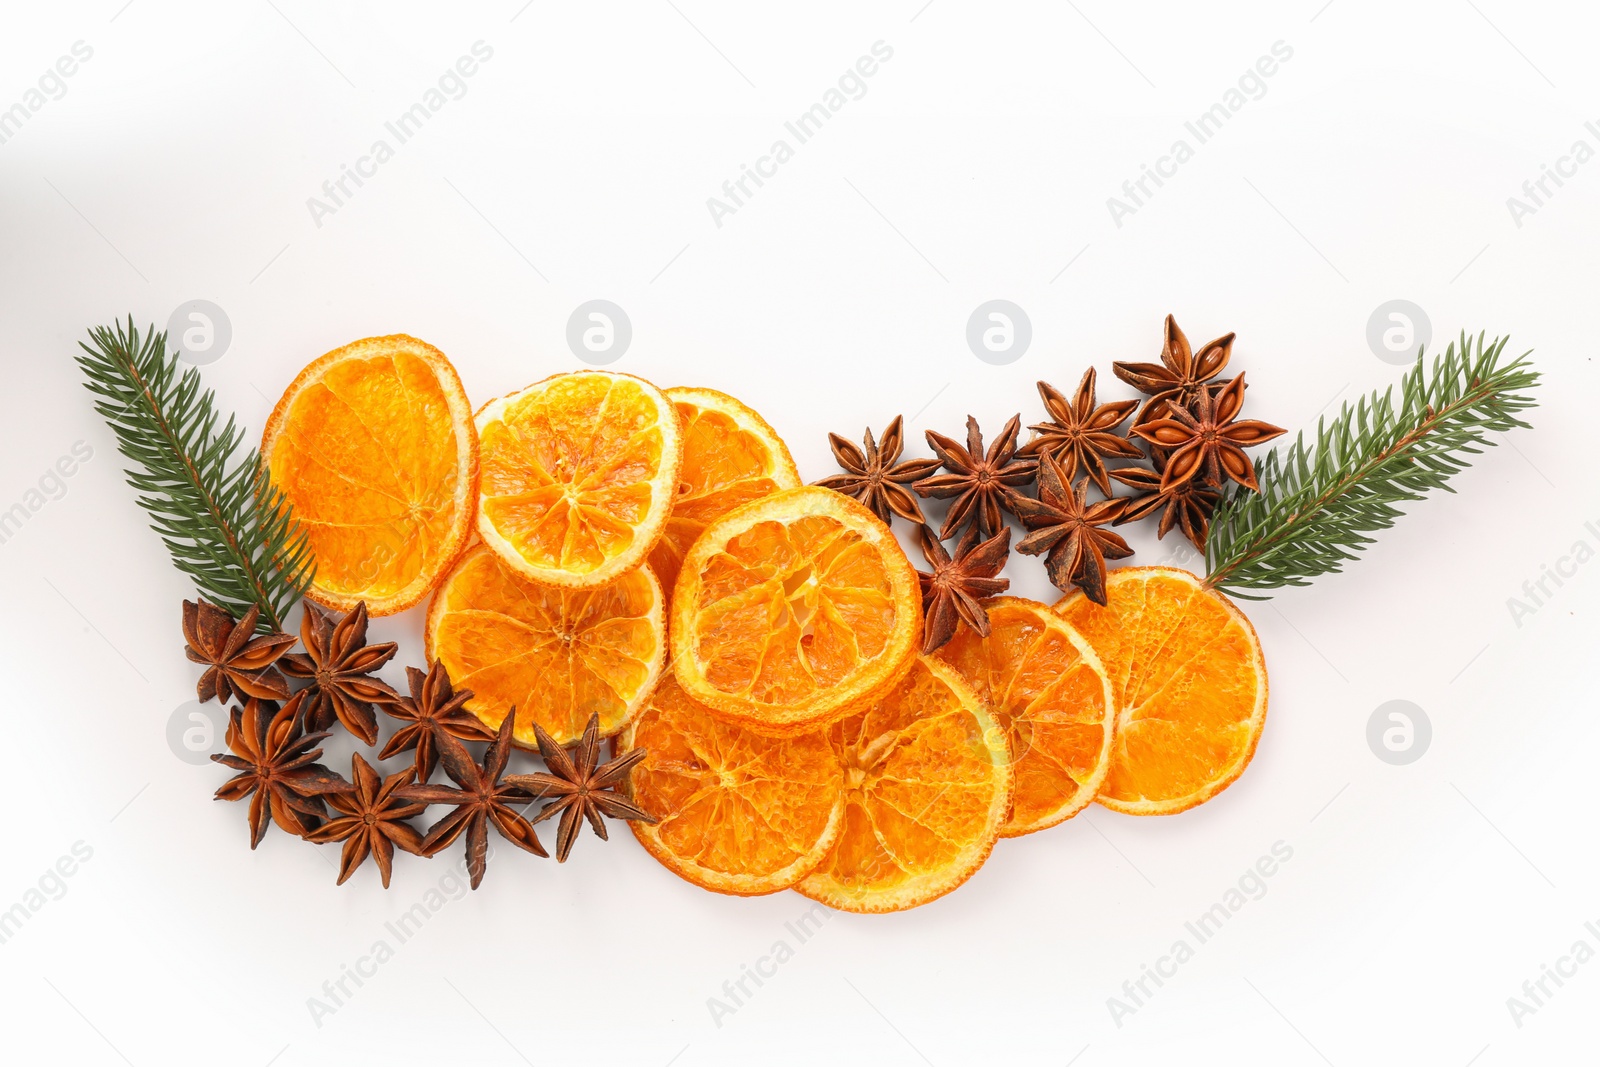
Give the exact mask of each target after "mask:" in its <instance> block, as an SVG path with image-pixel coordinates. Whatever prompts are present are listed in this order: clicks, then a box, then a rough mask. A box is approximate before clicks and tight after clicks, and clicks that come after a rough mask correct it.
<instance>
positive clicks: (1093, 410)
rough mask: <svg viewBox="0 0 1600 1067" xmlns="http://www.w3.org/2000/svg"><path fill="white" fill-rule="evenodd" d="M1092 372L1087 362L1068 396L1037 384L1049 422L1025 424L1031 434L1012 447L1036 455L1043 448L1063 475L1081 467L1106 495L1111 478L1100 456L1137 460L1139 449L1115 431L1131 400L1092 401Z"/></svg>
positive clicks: (1135, 403) (1070, 475)
mask: <svg viewBox="0 0 1600 1067" xmlns="http://www.w3.org/2000/svg"><path fill="white" fill-rule="evenodd" d="M1094 383H1095V371H1094V368H1093V367H1090V368H1089V369H1088V370H1086V371H1084V372H1083V379H1082V380H1081V381H1080V382H1079V383H1078V391H1077V392H1076V393H1074V394H1073V396H1072V399H1071V400H1068V399H1067V398H1066V397H1065V396H1064V395H1062V393H1061V391H1060V390H1059V389H1057V388H1056V387H1055V386H1053V385H1051V384H1050V383H1049V382H1040V383H1039V397H1040V399H1042V400H1043V401H1044V407H1045V412H1046V413H1047V414H1048V415H1049V416H1050V421H1048V422H1041V423H1035V424H1034V425H1032V426H1029V427H1028V429H1030V430H1032V431H1033V432H1034V433H1035V434H1036V435H1037V436H1035V437H1034V438H1033V440H1031V441H1029V442H1028V443H1027V444H1025V445H1023V446H1022V447H1021V448H1020V449H1018V452H1019V454H1022V455H1029V456H1037V455H1039V454H1041V453H1044V452H1048V453H1050V455H1052V456H1054V457H1055V459H1056V462H1058V463H1060V464H1061V469H1062V470H1064V471H1066V472H1067V477H1068V478H1076V477H1077V476H1078V472H1079V471H1080V470H1081V471H1083V473H1085V474H1087V475H1088V476H1089V477H1090V478H1092V479H1094V484H1095V485H1097V486H1099V487H1100V491H1101V492H1102V493H1104V494H1105V495H1106V496H1110V495H1111V482H1110V480H1109V479H1108V478H1107V477H1106V464H1105V459H1104V458H1102V457H1115V458H1118V459H1143V458H1144V452H1143V451H1142V450H1141V449H1140V448H1139V446H1138V445H1136V444H1134V443H1133V442H1132V441H1130V440H1128V439H1127V438H1126V437H1121V436H1118V435H1117V433H1116V429H1117V427H1119V426H1121V425H1122V424H1123V422H1124V421H1125V420H1126V419H1127V418H1128V415H1129V414H1130V413H1131V412H1132V411H1133V409H1134V408H1136V407H1138V406H1139V402H1138V401H1137V400H1117V401H1114V402H1112V403H1110V404H1100V405H1098V406H1096V404H1095V395H1094V393H1095V389H1094Z"/></svg>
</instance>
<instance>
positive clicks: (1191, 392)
mask: <svg viewBox="0 0 1600 1067" xmlns="http://www.w3.org/2000/svg"><path fill="white" fill-rule="evenodd" d="M1233 337H1234V335H1233V334H1231V333H1226V334H1223V335H1222V336H1221V337H1219V338H1217V339H1216V340H1215V341H1207V342H1206V344H1205V346H1204V347H1202V348H1201V349H1200V351H1199V352H1197V353H1191V352H1190V350H1189V339H1188V338H1187V337H1185V336H1184V335H1183V331H1182V330H1180V329H1178V323H1177V321H1176V320H1174V319H1173V317H1172V316H1171V315H1168V316H1167V324H1166V339H1165V342H1164V343H1163V344H1162V346H1161V362H1160V363H1113V364H1112V365H1111V369H1112V371H1113V372H1114V373H1115V374H1116V376H1117V377H1118V378H1121V379H1122V380H1123V381H1125V382H1127V383H1128V384H1129V385H1131V386H1133V387H1134V388H1135V389H1137V390H1139V392H1141V393H1148V394H1149V396H1150V399H1149V400H1147V401H1145V404H1144V407H1143V408H1141V409H1139V417H1138V418H1137V419H1134V420H1133V423H1134V425H1135V426H1142V425H1144V424H1145V423H1148V422H1152V421H1154V420H1155V419H1158V418H1160V417H1161V416H1162V414H1164V412H1163V410H1162V404H1163V402H1164V401H1169V400H1170V401H1172V405H1173V406H1174V407H1183V408H1187V407H1189V406H1190V405H1192V404H1193V403H1194V401H1195V397H1197V396H1199V395H1200V393H1202V392H1204V391H1205V390H1204V388H1203V386H1205V385H1206V383H1207V382H1210V381H1211V379H1213V378H1215V377H1216V376H1217V375H1219V374H1221V373H1222V370H1223V368H1224V367H1226V366H1227V365H1228V357H1229V356H1230V355H1231V354H1232V352H1233ZM1214 384H1215V385H1222V384H1224V383H1223V382H1216V383H1214Z"/></svg>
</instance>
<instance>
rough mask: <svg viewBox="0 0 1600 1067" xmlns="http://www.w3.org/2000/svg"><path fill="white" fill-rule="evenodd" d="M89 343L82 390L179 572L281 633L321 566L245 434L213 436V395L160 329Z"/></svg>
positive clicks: (103, 333)
mask: <svg viewBox="0 0 1600 1067" xmlns="http://www.w3.org/2000/svg"><path fill="white" fill-rule="evenodd" d="M89 336H90V338H91V340H92V341H93V345H92V346H91V345H86V344H80V346H79V347H81V348H82V349H83V350H84V352H85V353H87V354H86V355H83V356H79V357H77V358H78V365H79V366H80V367H82V368H83V372H84V375H85V377H86V378H87V381H85V383H84V384H85V385H86V386H87V387H88V389H89V391H90V392H91V393H93V394H95V396H97V397H99V398H100V399H98V400H96V401H95V410H96V411H98V412H99V413H100V415H101V416H102V417H103V418H104V419H105V420H106V423H107V424H108V425H109V426H110V427H111V429H112V431H113V432H114V433H115V434H116V435H117V447H118V448H119V449H120V450H121V452H122V454H123V455H124V456H126V457H127V458H128V459H129V460H131V461H132V462H133V464H134V468H133V469H130V470H128V471H126V472H125V473H126V474H127V478H128V484H129V485H131V486H133V488H134V489H135V490H136V491H138V493H139V494H140V496H139V504H140V506H141V507H143V508H144V509H145V510H146V511H147V512H149V513H150V517H151V520H152V521H151V524H150V525H151V528H152V529H154V530H155V531H156V533H158V534H160V535H161V540H162V541H163V542H165V544H166V546H167V550H168V551H169V552H170V553H171V554H172V562H173V564H174V565H175V566H177V568H178V569H179V570H181V571H183V572H184V573H185V574H187V575H189V577H191V578H193V579H194V583H195V585H196V586H197V587H198V588H199V589H200V591H201V593H203V594H204V595H205V596H206V598H207V599H209V600H211V601H213V602H214V603H216V604H218V605H220V606H222V607H224V608H226V609H227V610H228V611H229V612H230V613H231V614H232V615H233V616H234V617H235V618H238V617H241V616H243V615H244V614H245V613H246V612H247V611H248V610H249V608H250V606H251V605H255V606H256V607H258V608H259V609H260V611H259V614H258V622H257V627H258V629H259V630H261V631H262V632H269V633H270V632H272V631H275V630H282V629H283V628H284V619H285V617H286V616H287V614H288V612H289V609H290V608H291V607H292V606H293V605H294V603H295V602H296V601H297V600H299V599H300V597H301V595H302V594H304V592H305V590H306V588H307V587H308V586H309V585H310V584H311V579H312V575H313V570H314V560H313V559H312V555H311V549H310V545H309V543H308V540H307V534H306V531H305V528H304V527H303V526H301V525H300V524H299V523H297V522H295V520H294V516H293V514H292V512H291V511H290V507H289V502H288V500H287V499H286V498H285V497H284V495H283V493H282V491H281V490H279V489H277V488H276V487H275V486H273V485H272V482H271V479H270V478H269V476H268V474H267V469H266V465H265V464H263V463H262V462H261V457H260V455H259V453H258V452H256V451H255V450H254V449H252V450H250V451H249V452H248V453H245V454H242V455H241V454H240V445H241V444H242V442H243V440H244V432H243V430H242V429H240V428H239V426H238V425H237V424H236V423H235V421H234V419H233V417H232V416H229V418H228V420H227V422H226V423H225V424H224V425H223V426H222V428H221V429H220V430H219V429H218V428H217V423H218V420H219V416H218V414H217V410H216V403H215V397H214V395H213V394H212V392H211V390H209V389H205V390H202V389H201V385H200V374H199V372H198V371H196V370H195V369H194V368H192V367H191V368H187V369H185V370H184V371H183V373H182V374H179V373H178V359H177V356H176V355H175V354H169V353H168V351H167V335H166V334H165V333H157V332H156V330H155V328H154V327H151V329H150V330H149V331H147V332H146V333H144V334H143V335H141V334H140V333H139V331H138V329H137V328H136V327H135V326H134V324H133V319H132V317H131V316H130V317H129V319H128V323H127V328H126V329H124V328H123V325H122V324H121V323H117V324H115V325H114V326H113V327H105V326H100V327H96V328H95V329H92V330H90V331H89Z"/></svg>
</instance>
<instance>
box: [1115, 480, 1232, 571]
mask: <svg viewBox="0 0 1600 1067" xmlns="http://www.w3.org/2000/svg"><path fill="white" fill-rule="evenodd" d="M1164 467H1165V462H1164V461H1163V460H1161V459H1160V458H1157V460H1156V469H1155V470H1151V469H1150V468H1149V467H1123V468H1121V469H1119V470H1114V471H1112V472H1111V477H1113V478H1115V479H1116V480H1117V481H1119V482H1121V483H1122V484H1123V485H1126V486H1131V487H1132V488H1134V489H1139V490H1143V493H1142V495H1140V496H1135V497H1128V498H1127V500H1128V506H1127V507H1126V508H1124V509H1123V511H1122V515H1121V516H1120V517H1119V518H1117V519H1116V521H1115V522H1114V523H1112V525H1114V526H1121V525H1122V524H1123V523H1125V522H1137V521H1138V520H1139V519H1143V518H1145V517H1147V516H1149V515H1153V514H1155V512H1156V511H1157V510H1158V509H1160V510H1161V521H1160V524H1159V525H1158V526H1157V528H1156V537H1158V538H1161V537H1165V536H1167V531H1169V530H1171V529H1172V528H1173V527H1174V526H1178V527H1180V528H1181V529H1182V530H1183V535H1184V536H1185V537H1187V538H1188V539H1189V541H1190V542H1191V543H1192V544H1193V545H1194V547H1195V548H1198V549H1199V550H1200V551H1202V552H1204V551H1205V550H1206V530H1207V529H1208V528H1209V527H1210V524H1211V512H1212V511H1214V510H1215V509H1216V506H1217V500H1218V499H1219V498H1220V497H1221V496H1222V494H1221V493H1219V492H1218V491H1217V490H1215V489H1211V488H1208V487H1206V486H1204V485H1201V484H1200V482H1198V481H1197V480H1195V479H1192V478H1191V479H1190V480H1189V481H1187V482H1184V483H1183V484H1181V485H1176V486H1173V487H1172V488H1170V489H1162V488H1161V471H1162V469H1163V468H1164Z"/></svg>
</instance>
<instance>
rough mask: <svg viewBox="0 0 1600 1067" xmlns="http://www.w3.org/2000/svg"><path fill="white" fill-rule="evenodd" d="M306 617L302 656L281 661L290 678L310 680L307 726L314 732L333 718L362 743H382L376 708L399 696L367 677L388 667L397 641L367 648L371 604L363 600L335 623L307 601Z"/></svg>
mask: <svg viewBox="0 0 1600 1067" xmlns="http://www.w3.org/2000/svg"><path fill="white" fill-rule="evenodd" d="M305 607H306V611H305V618H303V619H301V620H300V643H301V644H303V645H305V647H306V650H305V651H304V652H291V653H289V654H288V655H287V656H284V657H283V673H285V674H287V675H289V676H290V677H291V678H309V679H310V680H311V685H310V686H308V687H307V688H306V690H305V692H306V693H308V694H310V695H309V696H308V697H307V698H306V699H307V704H308V706H307V708H306V725H307V727H308V728H309V729H312V730H328V729H331V728H332V727H333V722H334V719H338V720H339V721H340V722H341V723H343V724H344V728H345V729H346V730H349V731H350V732H351V733H353V734H355V735H356V736H357V737H359V738H360V739H361V740H362V742H363V743H364V744H368V745H371V744H376V743H377V740H378V716H377V713H376V712H374V711H373V708H372V705H373V704H375V703H377V704H391V703H393V702H395V701H397V700H399V699H400V694H399V693H396V692H395V691H394V690H393V689H391V688H390V687H389V684H388V683H387V682H382V681H379V680H378V679H376V678H369V677H367V675H369V674H371V673H372V672H373V671H375V670H377V669H378V668H379V667H381V666H383V665H384V664H385V663H388V662H389V660H390V659H391V658H393V656H394V654H395V649H396V647H397V646H396V645H395V643H394V642H393V641H388V642H385V643H384V644H381V645H369V644H367V605H366V602H365V601H363V602H362V603H359V604H357V605H356V607H355V610H354V611H352V612H350V613H349V614H347V615H346V616H345V617H344V618H342V619H340V620H339V621H338V623H337V624H336V623H335V622H334V617H333V613H332V612H329V611H327V610H326V609H324V608H321V607H318V606H317V605H316V604H313V603H312V602H311V601H309V600H308V601H306V602H305Z"/></svg>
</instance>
